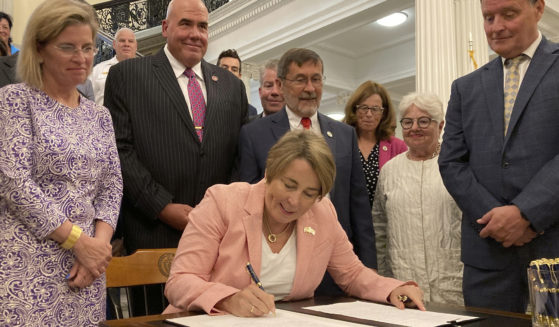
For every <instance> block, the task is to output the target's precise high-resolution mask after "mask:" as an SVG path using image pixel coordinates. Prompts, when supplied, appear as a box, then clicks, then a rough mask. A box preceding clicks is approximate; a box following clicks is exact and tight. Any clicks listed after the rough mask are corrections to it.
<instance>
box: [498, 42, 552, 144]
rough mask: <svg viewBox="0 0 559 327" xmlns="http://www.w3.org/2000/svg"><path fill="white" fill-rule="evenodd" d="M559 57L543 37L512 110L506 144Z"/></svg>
mask: <svg viewBox="0 0 559 327" xmlns="http://www.w3.org/2000/svg"><path fill="white" fill-rule="evenodd" d="M557 58H558V56H557V55H554V54H553V53H552V52H551V50H550V49H549V47H548V42H547V40H546V39H545V38H542V41H541V43H540V45H539V47H538V48H537V50H536V52H535V53H534V57H533V58H532V60H531V62H530V65H529V66H528V70H527V71H526V75H524V78H523V80H522V84H521V85H520V89H519V90H518V94H517V96H516V100H515V102H514V107H513V110H512V116H511V118H510V123H509V128H508V131H507V135H506V138H505V144H506V142H507V141H508V139H509V137H510V135H511V132H512V131H513V130H514V127H515V126H516V124H517V123H518V120H519V119H520V116H522V113H523V112H524V110H525V109H526V105H527V104H528V101H529V100H530V98H531V97H532V94H534V90H535V89H536V87H537V86H538V85H539V83H540V81H541V80H542V78H543V76H545V73H546V72H547V71H548V70H549V68H550V67H551V66H552V65H553V64H554V63H555V60H557Z"/></svg>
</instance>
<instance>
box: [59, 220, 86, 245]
mask: <svg viewBox="0 0 559 327" xmlns="http://www.w3.org/2000/svg"><path fill="white" fill-rule="evenodd" d="M81 235H82V229H81V228H79V227H78V226H76V225H72V231H71V232H70V235H68V238H67V239H66V241H64V243H62V244H60V246H61V247H63V248H64V249H66V250H70V249H71V248H73V247H74V245H75V244H76V242H77V241H78V238H80V236H81Z"/></svg>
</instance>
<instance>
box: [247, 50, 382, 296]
mask: <svg viewBox="0 0 559 327" xmlns="http://www.w3.org/2000/svg"><path fill="white" fill-rule="evenodd" d="M323 79H324V77H323V63H322V59H321V58H320V57H319V56H318V54H317V53H315V52H314V51H312V50H308V49H291V50H289V51H287V52H286V53H285V54H284V55H283V56H282V57H281V59H280V61H279V64H278V81H279V85H280V88H281V90H282V93H283V97H284V99H285V102H286V108H283V109H282V110H280V111H279V112H278V113H276V114H274V115H271V116H267V117H264V118H262V119H257V120H255V121H253V122H252V123H250V124H247V125H245V126H244V127H243V128H242V130H241V140H240V143H239V148H240V150H239V151H240V156H241V161H240V166H239V167H240V178H241V180H243V181H247V182H250V183H254V182H257V181H259V180H260V179H262V178H263V177H264V169H265V166H266V158H267V156H268V151H269V150H270V148H271V147H272V146H273V145H274V144H275V143H276V141H277V140H278V139H279V138H280V137H281V136H282V135H283V134H285V133H286V132H288V131H289V130H294V129H301V128H307V129H311V130H313V131H314V132H316V133H318V134H321V135H323V136H324V138H325V140H326V142H327V143H328V145H329V146H330V149H332V153H333V154H334V158H335V160H336V179H335V181H334V188H333V189H332V191H331V192H330V199H331V200H332V203H333V204H334V207H335V208H336V212H337V214H338V219H339V221H340V224H341V225H342V227H343V228H344V230H345V231H346V233H347V235H348V237H349V239H350V241H351V242H352V244H353V247H354V251H355V252H356V254H357V255H358V256H359V258H360V259H361V261H363V263H364V264H365V265H366V266H368V267H371V268H376V264H377V263H376V250H375V240H374V231H373V223H372V218H371V207H370V204H369V199H368V195H367V188H366V186H365V185H366V184H365V176H364V174H363V168H362V166H361V161H360V159H359V150H358V147H357V136H356V134H355V131H354V129H353V128H352V127H351V126H349V125H346V124H343V123H341V122H338V121H336V120H333V119H331V118H329V117H327V116H325V115H323V114H321V113H319V112H317V110H318V107H319V105H320V99H321V96H322V85H323ZM316 294H321V295H330V294H341V291H340V290H339V288H337V286H336V285H335V284H334V283H333V281H332V280H331V279H330V276H327V277H326V279H325V280H324V281H323V283H322V285H321V286H320V287H319V288H318V289H317V293H316Z"/></svg>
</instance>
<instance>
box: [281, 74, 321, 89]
mask: <svg viewBox="0 0 559 327" xmlns="http://www.w3.org/2000/svg"><path fill="white" fill-rule="evenodd" d="M325 79H326V76H323V75H316V76H313V77H311V79H310V81H311V84H312V86H313V87H321V86H322V83H323V81H324V80H325ZM283 80H286V81H289V82H291V83H293V86H295V87H304V86H306V85H308V84H309V79H308V78H307V77H299V78H296V79H289V78H285V77H284V78H283Z"/></svg>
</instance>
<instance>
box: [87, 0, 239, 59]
mask: <svg viewBox="0 0 559 327" xmlns="http://www.w3.org/2000/svg"><path fill="white" fill-rule="evenodd" d="M170 1H171V0H112V1H107V2H103V3H98V4H96V5H93V7H94V8H95V10H96V12H97V17H98V19H99V29H100V30H101V31H102V32H104V33H100V35H99V38H98V43H97V46H98V49H99V52H98V53H97V55H96V57H95V63H98V62H100V61H103V60H107V59H110V58H111V57H112V56H113V51H112V40H113V39H114V35H115V33H116V31H117V30H118V29H119V28H122V27H128V28H130V29H131V30H133V31H134V32H138V31H142V30H145V29H148V28H152V27H156V26H159V25H161V21H162V20H163V19H164V18H165V16H166V12H167V6H168V5H169V2H170ZM227 2H229V0H204V3H205V4H206V7H207V8H208V11H209V12H211V11H213V10H216V9H217V8H219V7H221V6H223V5H224V4H226V3H227Z"/></svg>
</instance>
